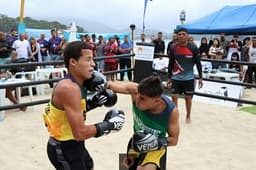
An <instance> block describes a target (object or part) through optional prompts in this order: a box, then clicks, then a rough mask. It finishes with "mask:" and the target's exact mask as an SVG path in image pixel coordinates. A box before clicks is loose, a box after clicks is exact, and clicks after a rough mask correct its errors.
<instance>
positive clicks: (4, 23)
mask: <svg viewBox="0 0 256 170" xmlns="http://www.w3.org/2000/svg"><path fill="white" fill-rule="evenodd" d="M18 23H19V18H18V17H17V18H11V17H8V16H6V15H4V14H0V31H3V32H6V33H8V32H10V30H11V29H12V28H16V29H17V28H18ZM24 23H25V24H26V27H27V28H36V29H52V28H56V29H68V27H69V26H67V25H65V24H61V23H59V22H58V21H46V20H36V19H33V18H31V17H25V18H24ZM77 31H78V32H86V31H85V30H84V28H83V27H80V26H77Z"/></svg>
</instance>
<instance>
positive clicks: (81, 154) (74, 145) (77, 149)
mask: <svg viewBox="0 0 256 170" xmlns="http://www.w3.org/2000/svg"><path fill="white" fill-rule="evenodd" d="M47 154H48V158H49V160H50V161H51V163H52V165H53V166H54V167H55V168H56V170H92V169H93V160H92V158H91V156H90V154H89V152H88V151H87V149H86V148H85V146H84V142H83V141H75V140H69V141H64V142H62V141H61V142H60V141H57V140H55V139H53V138H51V137H50V139H49V140H48V144H47Z"/></svg>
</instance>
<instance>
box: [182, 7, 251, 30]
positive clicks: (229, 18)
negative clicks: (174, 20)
mask: <svg viewBox="0 0 256 170" xmlns="http://www.w3.org/2000/svg"><path fill="white" fill-rule="evenodd" d="M179 28H186V29H187V30H188V32H189V33H191V34H219V33H221V32H224V33H226V34H236V33H237V34H241V35H242V34H243V35H246V34H247V35H249V34H254V35H255V34H256V4H252V5H244V6H225V7H223V8H222V9H220V10H218V11H216V12H213V13H212V14H210V15H208V16H205V17H203V18H200V19H198V20H196V21H194V22H190V23H187V24H183V25H177V29H179Z"/></svg>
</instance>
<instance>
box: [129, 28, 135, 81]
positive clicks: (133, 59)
mask: <svg viewBox="0 0 256 170" xmlns="http://www.w3.org/2000/svg"><path fill="white" fill-rule="evenodd" d="M135 27H136V26H135V25H134V24H131V25H130V29H131V33H132V54H134V30H135ZM131 59H132V61H131V62H132V63H131V65H132V68H134V66H135V58H134V55H132V57H131ZM133 75H134V72H133ZM133 77H134V76H133Z"/></svg>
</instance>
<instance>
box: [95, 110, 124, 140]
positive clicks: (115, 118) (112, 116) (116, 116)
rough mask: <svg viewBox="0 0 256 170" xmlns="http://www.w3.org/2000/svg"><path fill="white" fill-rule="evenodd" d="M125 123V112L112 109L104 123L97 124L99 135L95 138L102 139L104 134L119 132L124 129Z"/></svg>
mask: <svg viewBox="0 0 256 170" xmlns="http://www.w3.org/2000/svg"><path fill="white" fill-rule="evenodd" d="M124 121H125V115H124V112H123V111H121V110H115V109H112V110H110V111H108V112H107V113H106V115H105V118H104V120H103V121H102V122H100V123H97V124H95V126H96V129H97V133H96V135H95V137H100V136H102V135H104V134H109V133H110V132H111V130H115V131H119V130H121V129H122V127H123V124H124Z"/></svg>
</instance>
